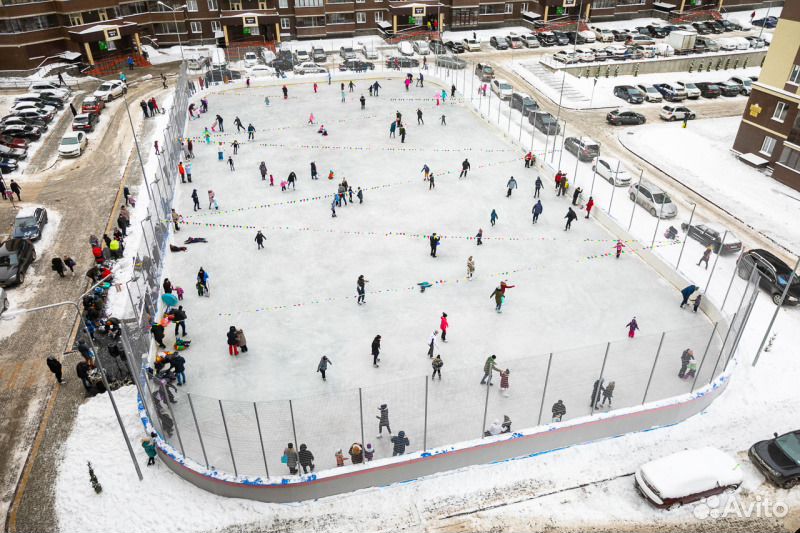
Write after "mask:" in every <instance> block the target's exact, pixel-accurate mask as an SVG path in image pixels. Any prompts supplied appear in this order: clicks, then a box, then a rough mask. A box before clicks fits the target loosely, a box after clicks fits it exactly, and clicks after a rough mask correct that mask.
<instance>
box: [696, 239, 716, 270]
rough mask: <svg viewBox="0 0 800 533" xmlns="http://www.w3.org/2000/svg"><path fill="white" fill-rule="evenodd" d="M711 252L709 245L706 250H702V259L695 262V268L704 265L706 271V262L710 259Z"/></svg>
mask: <svg viewBox="0 0 800 533" xmlns="http://www.w3.org/2000/svg"><path fill="white" fill-rule="evenodd" d="M712 250H713V249H712V248H711V245H710V244H709V245H708V246H706V249H705V250H703V257H701V258H700V261H698V262H697V266H700V263H705V264H706V270H708V260H709V259H710V258H711V252H712Z"/></svg>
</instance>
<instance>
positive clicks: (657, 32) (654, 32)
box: [647, 24, 669, 39]
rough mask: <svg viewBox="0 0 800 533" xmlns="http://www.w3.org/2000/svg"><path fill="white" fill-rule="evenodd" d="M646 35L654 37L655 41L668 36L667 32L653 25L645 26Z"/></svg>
mask: <svg viewBox="0 0 800 533" xmlns="http://www.w3.org/2000/svg"><path fill="white" fill-rule="evenodd" d="M647 33H648V35H650V37H654V38H656V39H663V38H664V37H666V36H667V35H669V31H667V30H666V29H664V28H662V27H661V26H656V25H654V24H648V25H647Z"/></svg>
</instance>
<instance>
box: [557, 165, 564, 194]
mask: <svg viewBox="0 0 800 533" xmlns="http://www.w3.org/2000/svg"><path fill="white" fill-rule="evenodd" d="M555 179H556V190H558V186H559V185H560V184H561V180H562V179H564V174H563V173H562V172H561V171H560V170H559V171H558V172H556V178H555Z"/></svg>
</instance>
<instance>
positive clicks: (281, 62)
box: [269, 57, 294, 72]
mask: <svg viewBox="0 0 800 533" xmlns="http://www.w3.org/2000/svg"><path fill="white" fill-rule="evenodd" d="M269 66H271V67H272V68H274V69H275V70H280V71H283V72H291V71H292V69H293V68H294V60H293V59H291V58H289V57H276V58H275V59H273V60H272V61H270V62H269Z"/></svg>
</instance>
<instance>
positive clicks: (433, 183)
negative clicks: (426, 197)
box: [428, 172, 436, 191]
mask: <svg viewBox="0 0 800 533" xmlns="http://www.w3.org/2000/svg"><path fill="white" fill-rule="evenodd" d="M435 188H436V178H434V177H433V172H431V173H430V174H428V190H429V191H430V190H431V189H435Z"/></svg>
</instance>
